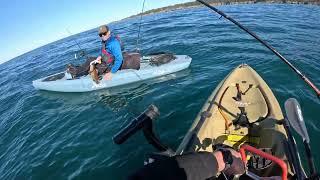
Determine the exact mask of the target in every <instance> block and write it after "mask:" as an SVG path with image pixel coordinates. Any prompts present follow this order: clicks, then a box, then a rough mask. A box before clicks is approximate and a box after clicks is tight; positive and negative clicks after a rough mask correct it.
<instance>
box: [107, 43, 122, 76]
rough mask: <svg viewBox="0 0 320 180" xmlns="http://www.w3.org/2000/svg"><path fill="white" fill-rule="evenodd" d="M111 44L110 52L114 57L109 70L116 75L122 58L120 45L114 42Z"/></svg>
mask: <svg viewBox="0 0 320 180" xmlns="http://www.w3.org/2000/svg"><path fill="white" fill-rule="evenodd" d="M111 43H112V44H111V47H110V50H111V53H112V55H113V56H114V64H113V66H112V68H111V73H116V72H117V71H118V70H119V69H120V67H121V65H122V62H123V57H122V52H121V46H120V43H119V42H118V41H116V40H114V41H113V42H111Z"/></svg>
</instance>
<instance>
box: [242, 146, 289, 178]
mask: <svg viewBox="0 0 320 180" xmlns="http://www.w3.org/2000/svg"><path fill="white" fill-rule="evenodd" d="M245 151H248V152H251V153H253V154H257V155H259V156H261V157H263V158H266V159H269V160H271V161H272V162H275V163H277V164H278V165H279V166H280V167H281V169H282V177H281V179H282V180H287V174H288V169H287V164H286V163H285V162H284V161H283V160H281V159H279V158H277V157H275V156H273V155H271V154H268V153H266V152H263V151H261V150H260V149H257V148H255V147H252V146H249V145H247V144H244V145H242V146H241V147H240V154H241V158H242V161H243V162H244V163H245V164H247V156H246V153H245Z"/></svg>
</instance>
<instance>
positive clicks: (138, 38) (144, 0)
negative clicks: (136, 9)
mask: <svg viewBox="0 0 320 180" xmlns="http://www.w3.org/2000/svg"><path fill="white" fill-rule="evenodd" d="M145 2H146V0H143V4H142V9H141V14H140V22H139V29H138V37H137V45H136V50H137V52H140V48H139V40H140V29H141V21H142V14H143V11H144V3H145Z"/></svg>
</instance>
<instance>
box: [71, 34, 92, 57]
mask: <svg viewBox="0 0 320 180" xmlns="http://www.w3.org/2000/svg"><path fill="white" fill-rule="evenodd" d="M66 31H67V32H68V33H69V34H70V36H71V35H73V34H72V33H71V32H70V31H69V29H66ZM72 40H73V41H74V42H75V43H76V45H77V46H78V48H79V49H80V58H81V57H83V56H86V58H87V59H88V55H87V53H86V52H85V51H84V50H83V49H82V48H81V46H80V44H79V43H78V41H77V40H75V39H72ZM74 58H75V59H77V54H74Z"/></svg>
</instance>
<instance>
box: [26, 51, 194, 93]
mask: <svg viewBox="0 0 320 180" xmlns="http://www.w3.org/2000/svg"><path fill="white" fill-rule="evenodd" d="M175 57H176V59H175V60H173V61H170V62H168V63H166V64H162V65H159V66H152V65H150V64H148V63H141V67H140V69H139V70H134V69H125V70H120V71H118V72H117V73H116V74H114V75H113V76H112V79H111V80H101V81H100V83H99V84H96V83H95V82H94V81H93V80H92V79H91V77H90V75H87V76H83V77H80V78H78V79H70V78H67V76H64V74H65V72H61V73H57V74H54V75H51V76H48V77H45V78H41V79H38V80H35V81H33V82H32V84H33V86H34V87H35V88H36V89H39V90H47V91H56V92H88V91H95V90H99V89H105V88H111V87H116V86H121V85H125V84H130V83H134V82H138V81H143V80H147V79H151V78H156V77H160V76H164V75H167V74H171V73H174V72H178V71H181V70H184V69H186V68H188V67H189V66H190V63H191V60H192V59H191V57H189V56H187V55H175ZM57 76H64V77H63V78H61V79H60V78H59V79H57V80H50V81H48V80H46V79H48V78H50V77H53V78H54V77H57Z"/></svg>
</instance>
